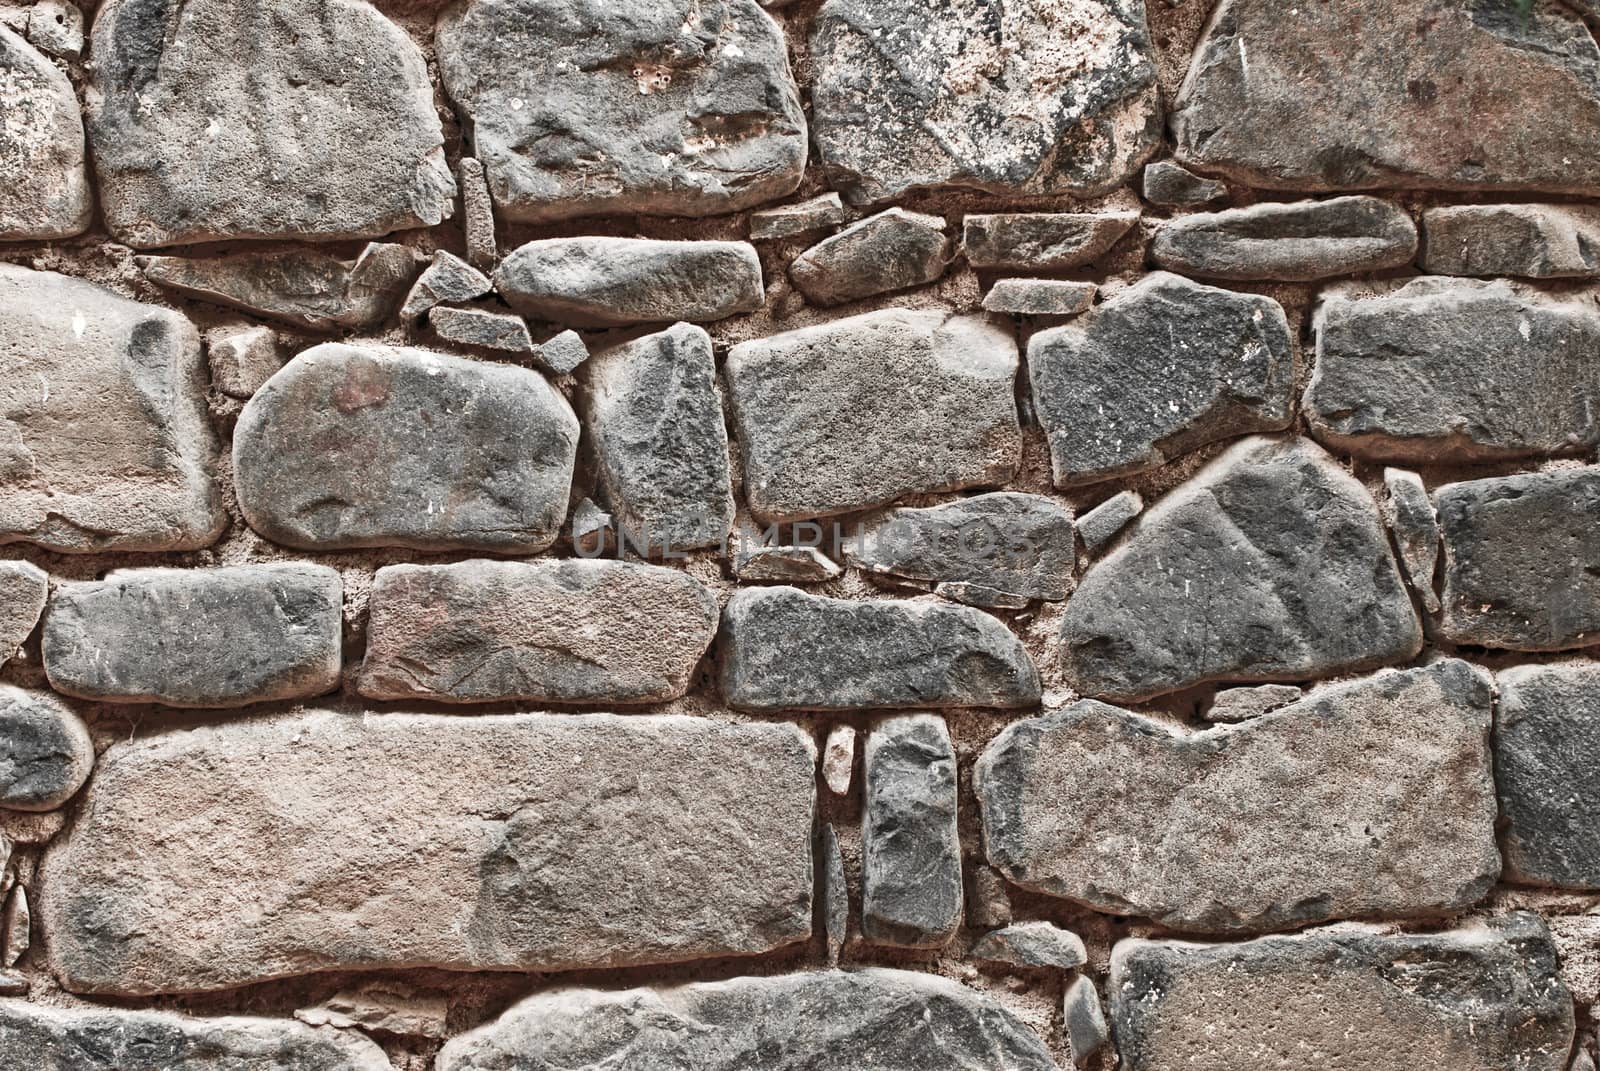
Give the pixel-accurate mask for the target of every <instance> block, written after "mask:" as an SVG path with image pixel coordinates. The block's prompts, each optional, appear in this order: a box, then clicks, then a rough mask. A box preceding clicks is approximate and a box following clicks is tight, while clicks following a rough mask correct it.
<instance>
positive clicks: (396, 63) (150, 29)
mask: <svg viewBox="0 0 1600 1071" xmlns="http://www.w3.org/2000/svg"><path fill="white" fill-rule="evenodd" d="M93 53H94V63H93V64H92V65H91V66H90V68H89V71H90V78H91V92H90V93H89V95H88V116H89V122H88V129H89V140H90V142H91V144H92V146H93V148H94V157H95V172H96V175H97V178H98V180H99V186H100V207H101V210H102V211H103V212H104V214H105V218H106V225H107V226H108V227H109V228H110V229H111V233H112V234H114V235H115V236H116V237H117V239H118V240H119V241H123V242H126V243H127V244H129V245H132V246H135V247H137V248H141V249H147V248H151V247H154V246H163V245H178V244H183V243H188V242H205V241H212V240H216V239H225V238H292V237H300V238H321V239H332V238H369V237H374V236H377V235H381V234H387V233H389V232H390V231H395V230H400V229H404V228H407V227H428V226H432V225H434V224H436V223H438V222H439V221H440V220H442V219H444V218H445V217H447V216H448V215H450V211H451V202H452V199H453V198H454V196H455V180H454V179H453V178H451V176H450V169H449V167H448V166H447V165H446V164H445V158H444V134H443V130H442V128H441V127H440V125H439V116H438V113H437V112H436V111H435V110H434V106H433V87H432V85H431V83H430V82H429V80H428V69H427V65H426V64H425V62H424V61H423V57H422V52H421V51H420V50H419V49H418V48H417V46H416V45H415V44H414V43H413V42H412V40H411V38H409V37H407V36H406V34H405V32H404V31H403V30H401V29H400V27H398V26H396V25H395V24H394V23H392V22H390V21H389V20H388V19H387V18H385V17H384V16H383V15H381V14H379V13H378V11H377V9H376V8H374V7H372V6H371V5H370V4H368V3H365V2H364V0H262V2H261V3H259V4H256V5H254V6H252V7H251V8H250V9H249V11H247V12H243V13H241V11H240V10H239V6H238V4H237V3H235V2H234V0H182V2H179V0H110V2H108V3H106V4H103V5H101V7H100V12H99V14H98V15H97V16H96V18H95V23H94V37H93ZM379 135H381V136H379Z"/></svg>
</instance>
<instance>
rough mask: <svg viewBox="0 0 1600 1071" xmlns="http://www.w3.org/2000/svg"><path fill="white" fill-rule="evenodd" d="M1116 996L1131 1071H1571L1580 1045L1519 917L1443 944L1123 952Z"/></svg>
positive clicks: (1348, 938)
mask: <svg viewBox="0 0 1600 1071" xmlns="http://www.w3.org/2000/svg"><path fill="white" fill-rule="evenodd" d="M1106 989H1107V992H1109V993H1110V995H1111V1020H1112V1023H1113V1025H1114V1026H1115V1028H1116V1036H1117V1049H1118V1051H1119V1052H1120V1053H1121V1056H1122V1066H1123V1067H1124V1068H1126V1069H1127V1071H1173V1069H1177V1068H1187V1069H1190V1071H1235V1069H1237V1068H1242V1067H1249V1068H1252V1069H1256V1071H1299V1069H1301V1068H1304V1067H1305V1066H1306V1061H1307V1060H1308V1059H1313V1060H1315V1062H1316V1064H1317V1066H1318V1067H1322V1068H1328V1069H1329V1071H1416V1069H1417V1068H1423V1067H1432V1068H1446V1067H1448V1068H1455V1069H1459V1071H1501V1069H1503V1068H1510V1067H1515V1068H1519V1069H1526V1071H1562V1069H1563V1068H1565V1067H1566V1061H1567V1051H1568V1049H1569V1048H1570V1046H1571V1045H1572V1035H1573V1015H1572V996H1571V994H1569V993H1568V992H1567V988H1566V986H1564V985H1562V983H1561V978H1560V975H1559V973H1558V970H1557V963H1556V953H1555V948H1554V947H1553V946H1552V944H1551V942H1550V934H1549V931H1548V930H1547V929H1545V926H1544V923H1543V922H1541V921H1540V920H1539V919H1538V918H1537V917H1535V916H1532V915H1527V914H1521V913H1517V914H1513V915H1509V916H1506V917H1505V918H1499V919H1491V920H1489V921H1487V922H1479V923H1471V924H1469V925H1468V926H1466V927H1463V928H1461V929H1456V930H1447V931H1445V932H1443V933H1432V934H1395V935H1384V934H1378V933H1373V932H1369V931H1365V930H1330V931H1323V932H1316V933H1309V934H1304V935H1298V936H1289V937H1264V938H1261V939H1260V940H1255V941H1248V942H1245V943H1243V944H1215V945H1212V944H1191V943H1187V942H1179V941H1141V940H1129V941H1119V942H1118V943H1117V945H1116V947H1115V948H1113V949H1112V951H1111V978H1110V981H1109V983H1108V984H1107V986H1106Z"/></svg>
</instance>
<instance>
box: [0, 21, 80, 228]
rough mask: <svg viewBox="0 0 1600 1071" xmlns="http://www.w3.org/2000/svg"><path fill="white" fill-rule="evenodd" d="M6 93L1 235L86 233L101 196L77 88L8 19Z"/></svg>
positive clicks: (0, 40)
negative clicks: (93, 193) (88, 160)
mask: <svg viewBox="0 0 1600 1071" xmlns="http://www.w3.org/2000/svg"><path fill="white" fill-rule="evenodd" d="M74 10H76V9H74ZM0 100H4V101H5V108H4V109H3V110H0V241H29V240H36V239H44V240H49V239H53V238H69V237H71V236H72V235H74V234H81V233H83V231H85V230H86V229H88V226H89V223H90V221H91V220H92V219H93V217H94V204H93V202H92V201H91V199H90V196H89V177H88V174H87V172H86V171H85V169H84V146H83V120H82V118H81V117H80V116H79V114H78V97H77V94H76V93H74V92H73V91H72V83H71V82H69V81H67V76H66V75H65V74H62V73H61V71H59V70H57V69H56V66H55V65H54V64H53V63H51V62H50V61H49V60H47V59H45V58H44V57H43V56H41V55H40V54H39V53H38V52H37V51H35V49H34V47H33V46H32V45H30V44H28V42H26V41H24V40H23V39H22V38H21V37H19V36H17V35H16V34H15V33H12V32H11V31H10V30H8V29H7V28H6V27H4V26H0Z"/></svg>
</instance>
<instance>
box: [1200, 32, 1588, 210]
mask: <svg viewBox="0 0 1600 1071" xmlns="http://www.w3.org/2000/svg"><path fill="white" fill-rule="evenodd" d="M1378 26H1381V27H1383V30H1382V31H1381V32H1374V27H1378ZM1529 100H1537V101H1538V102H1539V121H1538V122H1536V123H1530V122H1528V117H1527V112H1526V111H1525V108H1524V105H1525V102H1526V101H1529ZM1172 128H1173V134H1174V139H1175V141H1176V145H1177V156H1178V160H1179V161H1180V162H1182V163H1184V164H1189V165H1192V166H1195V167H1198V168H1200V169H1202V170H1204V171H1215V172H1220V173H1222V174H1224V175H1226V176H1228V177H1230V178H1232V179H1235V180H1237V181H1239V182H1241V183H1243V184H1245V185H1248V186H1257V187H1264V188H1269V189H1284V190H1357V189H1454V190H1494V189H1498V190H1547V191H1552V192H1572V193H1594V192H1595V191H1596V190H1597V189H1600V48H1597V47H1596V45H1595V42H1594V39H1593V38H1592V37H1591V36H1590V34H1589V31H1588V30H1587V29H1586V28H1585V27H1584V25H1583V23H1582V22H1581V21H1580V20H1579V18H1578V17H1577V15H1575V14H1572V13H1571V12H1569V11H1567V10H1566V9H1565V8H1563V7H1561V6H1560V5H1557V4H1540V5H1539V10H1538V11H1537V13H1536V14H1525V13H1524V12H1523V11H1522V10H1519V5H1517V4H1515V3H1511V2H1507V0H1490V2H1481V0H1441V2H1439V3H1434V4H1431V5H1430V6H1429V7H1428V9H1427V13H1426V16H1425V17H1418V18H1412V19H1405V18H1396V11H1395V8H1394V5H1393V2H1392V0H1336V2H1334V3H1319V4H1302V5H1300V6H1299V7H1297V8H1294V9H1292V10H1286V9H1285V8H1284V6H1283V4H1282V3H1280V2H1279V0H1226V2H1225V3H1224V4H1223V5H1222V6H1221V7H1220V8H1219V9H1218V10H1217V13H1216V14H1215V15H1214V16H1213V17H1212V20H1211V23H1210V26H1209V29H1208V30H1207V33H1206V36H1205V38H1204V39H1203V40H1202V41H1201V43H1200V46H1199V48H1198V49H1197V50H1196V52H1195V57H1194V65H1193V66H1192V67H1191V69H1190V72H1189V78H1188V81H1187V82H1186V83H1185V85H1184V87H1183V91H1182V92H1181V93H1180V94H1179V98H1178V103H1177V108H1176V111H1175V113H1174V115H1173V116H1172Z"/></svg>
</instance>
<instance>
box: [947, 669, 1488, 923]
mask: <svg viewBox="0 0 1600 1071" xmlns="http://www.w3.org/2000/svg"><path fill="white" fill-rule="evenodd" d="M1490 702H1491V689H1490V681H1489V677H1488V674H1487V673H1484V672H1483V671H1481V670H1477V669H1475V668H1473V667H1472V666H1470V665H1468V664H1467V663H1465V662H1459V661H1454V660H1447V661H1441V662H1436V663H1434V664H1432V665H1430V666H1428V667H1426V668H1423V669H1411V670H1402V671H1391V672H1382V673H1379V674H1377V675H1376V676H1373V677H1368V678H1365V679H1362V680H1358V681H1354V682H1351V683H1346V684H1337V685H1330V686H1328V687H1327V688H1324V689H1322V690H1320V691H1318V692H1315V693H1313V694H1312V695H1311V696H1309V697H1308V698H1306V699H1305V700H1303V701H1301V702H1299V703H1295V704H1292V705H1290V706H1287V707H1283V708H1281V709H1279V710H1277V711H1274V712H1273V713H1270V714H1265V715H1262V716H1261V717H1258V718H1252V719H1251V720H1249V721H1246V722H1242V723H1240V724H1238V725H1225V726H1218V727H1216V728H1212V729H1206V730H1204V731H1203V732H1194V733H1190V732H1185V731H1183V730H1180V729H1176V728H1174V727H1171V726H1169V725H1167V724H1165V723H1163V722H1158V721H1155V720H1153V719H1151V718H1147V717H1145V716H1143V715H1140V714H1134V713H1131V712H1130V711H1126V710H1122V709H1120V708H1118V707H1112V706H1107V705H1106V704H1104V703H1098V702H1095V701H1094V700H1084V701H1081V702H1078V703H1075V704H1073V705H1072V706H1070V707H1068V708H1066V709H1065V710H1062V711H1060V712H1058V713H1054V714H1049V715H1046V716H1044V717H1041V718H1033V719H1030V720H1028V721H1023V722H1018V723H1015V724H1013V725H1011V726H1009V727H1008V728H1006V729H1005V730H1004V731H1003V732H1002V733H1001V734H1000V735H999V736H998V737H997V738H996V739H995V741H994V743H993V744H991V745H990V746H989V749H988V750H987V751H986V752H984V754H983V756H982V758H980V759H979V761H978V765H977V769H976V772H975V774H974V785H975V787H976V790H977V796H978V802H979V805H980V806H981V808H982V811H983V833H984V846H985V850H986V851H987V852H988V856H989V861H990V862H992V863H994V865H995V866H997V867H999V868H1000V870H1001V871H1002V872H1003V873H1004V874H1005V875H1006V877H1007V878H1009V879H1010V880H1011V881H1012V882H1014V883H1015V884H1017V885H1021V886H1023V887H1024V888H1028V889H1033V890H1035V891H1037V892H1042V893H1047V894H1049V895H1052V896H1061V897H1066V898H1068V899H1071V900H1074V901H1077V902H1079V903H1082V904H1086V905H1088V906H1089V907H1092V908H1093V909H1095V910H1097V911H1105V912H1108V913H1111V914H1117V915H1139V916H1146V917H1149V918H1152V919H1154V920H1156V921H1157V922H1159V923H1161V924H1162V925H1164V926H1169V927H1172V928H1173V929H1179V930H1188V931H1192V932H1198V933H1237V932H1241V931H1242V932H1248V931H1252V930H1264V929H1279V928H1285V927H1293V926H1302V925H1305V924H1306V923H1311V922H1319V921H1322V920H1325V919H1334V918H1352V917H1361V916H1367V915H1386V916H1407V915H1428V914H1435V913H1441V912H1445V911H1448V910H1451V909H1454V908H1461V907H1466V906H1468V905H1470V904H1473V903H1475V902H1476V901H1477V900H1478V899H1479V898H1480V897H1482V896H1483V895H1484V894H1485V893H1486V892H1488V891H1489V889H1490V888H1491V887H1492V886H1493V885H1494V883H1495V881H1496V879H1497V878H1498V877H1499V875H1500V853H1499V851H1498V849H1497V848H1496V847H1495V840H1494V822H1495V800H1494V781H1493V778H1492V775H1491V771H1490V756H1489V725H1490ZM1286 786H1295V788H1294V789H1293V790H1291V789H1289V788H1288V787H1286ZM1307 786H1314V789H1312V790H1307ZM1220 844H1226V845H1228V850H1227V851H1226V852H1222V853H1219V852H1218V851H1217V845H1220ZM1128 845H1138V846H1139V850H1138V851H1129V850H1128V847H1127V846H1128Z"/></svg>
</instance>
